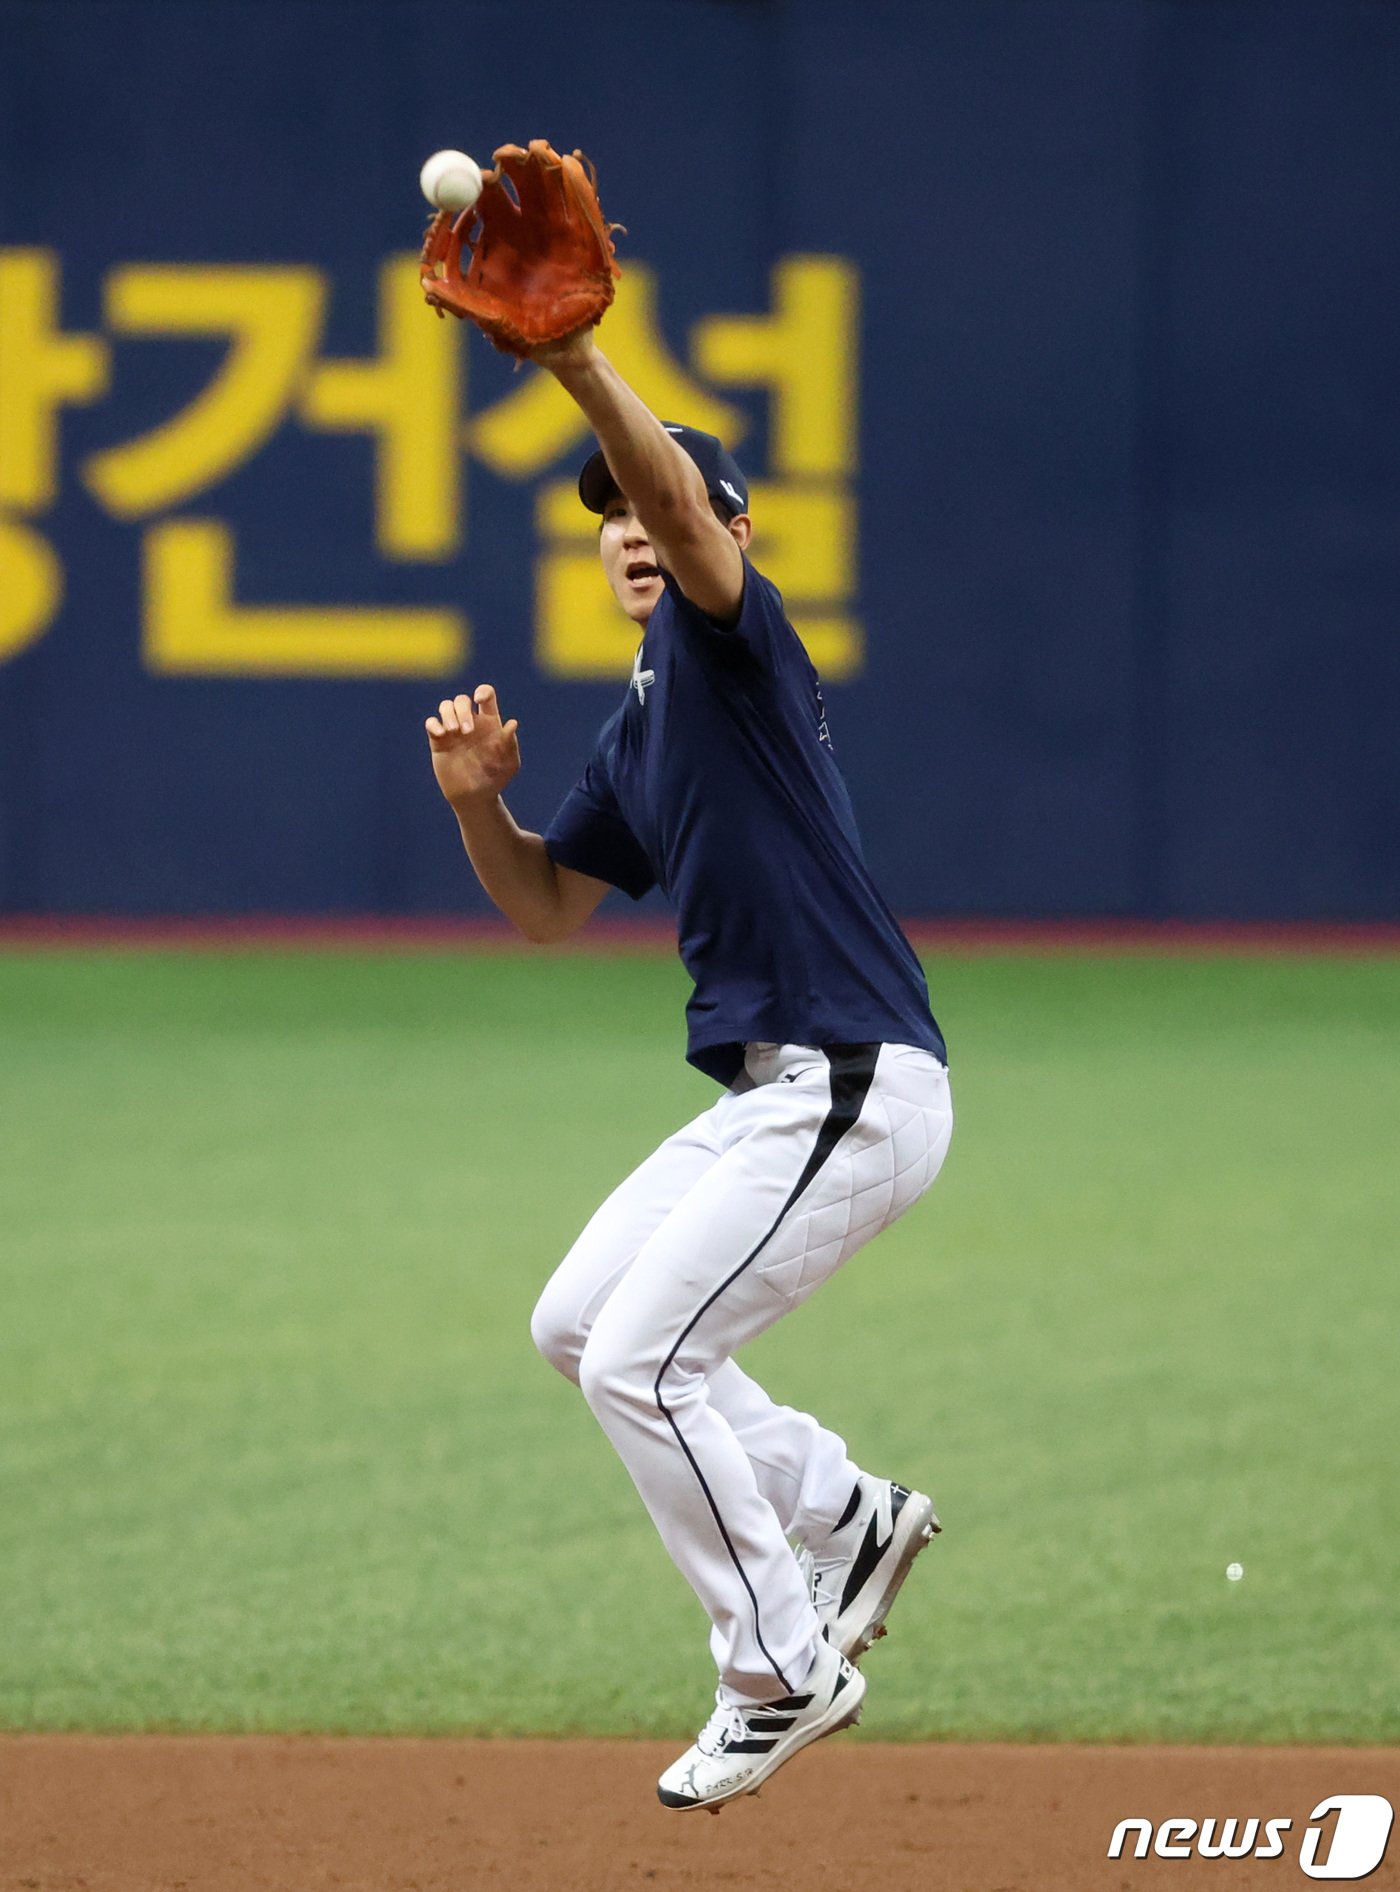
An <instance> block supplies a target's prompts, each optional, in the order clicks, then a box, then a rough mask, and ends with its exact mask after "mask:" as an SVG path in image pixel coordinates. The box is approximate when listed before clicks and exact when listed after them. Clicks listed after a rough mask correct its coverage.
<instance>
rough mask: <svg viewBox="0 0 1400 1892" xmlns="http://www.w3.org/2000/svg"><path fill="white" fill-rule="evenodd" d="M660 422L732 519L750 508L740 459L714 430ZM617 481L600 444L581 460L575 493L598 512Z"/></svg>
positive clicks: (747, 488)
mask: <svg viewBox="0 0 1400 1892" xmlns="http://www.w3.org/2000/svg"><path fill="white" fill-rule="evenodd" d="M661 424H662V426H663V427H664V428H665V429H666V431H667V433H668V434H670V436H671V438H672V439H673V440H674V441H675V443H676V445H677V446H678V447H684V448H685V450H686V452H687V453H688V454H689V455H690V457H691V459H692V460H693V461H694V462H695V464H696V466H698V467H699V469H700V476H701V478H702V479H703V480H704V482H705V491H706V492H707V493H708V494H709V495H710V498H711V499H716V500H718V501H719V503H720V505H721V506H723V507H724V509H725V510H726V512H728V514H729V516H730V518H731V519H733V518H736V517H737V516H738V515H739V514H740V513H741V512H747V511H748V509H749V483H748V481H747V480H746V479H745V478H744V476H743V474H742V473H741V472H740V471H739V462H738V461H737V460H736V459H735V458H734V455H733V454H732V453H730V452H728V451H727V450H726V448H725V446H724V443H723V442H722V441H721V440H719V439H717V438H716V436H715V435H714V434H703V433H701V431H700V429H699V428H698V427H680V426H677V424H676V423H675V422H674V421H669V420H667V421H663V422H662V423H661ZM617 490H618V485H617V481H616V480H615V479H614V478H613V476H612V471H611V469H610V468H609V466H608V463H607V461H606V460H605V459H604V458H603V450H602V448H601V447H600V448H599V449H598V451H597V452H596V453H594V454H590V456H589V458H588V459H587V460H586V461H585V462H584V466H583V471H582V472H581V473H580V474H579V476H578V496H579V498H580V499H581V500H582V501H583V503H584V505H585V506H587V508H588V510H589V511H590V512H601V511H602V510H603V508H604V507H605V506H606V505H607V503H608V501H609V500H610V499H611V498H612V496H613V494H614V493H615V492H617Z"/></svg>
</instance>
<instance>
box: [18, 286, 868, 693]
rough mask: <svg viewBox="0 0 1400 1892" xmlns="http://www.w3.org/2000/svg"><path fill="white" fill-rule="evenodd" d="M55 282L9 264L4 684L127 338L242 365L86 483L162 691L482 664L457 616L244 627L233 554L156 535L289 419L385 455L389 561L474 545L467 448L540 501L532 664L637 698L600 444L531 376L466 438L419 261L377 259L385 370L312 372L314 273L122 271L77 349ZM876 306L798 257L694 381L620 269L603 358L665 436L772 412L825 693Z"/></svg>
mask: <svg viewBox="0 0 1400 1892" xmlns="http://www.w3.org/2000/svg"><path fill="white" fill-rule="evenodd" d="M60 289H61V270H60V262H59V258H58V256H57V254H56V253H55V252H53V251H48V250H37V249H12V250H0V661H4V660H5V659H6V658H9V657H12V656H14V655H15V654H16V653H17V652H19V651H20V650H23V649H25V648H26V647H28V646H29V645H30V644H32V643H33V642H34V641H35V639H36V638H37V637H39V636H41V635H42V634H43V632H44V630H45V629H46V628H47V626H48V625H49V624H50V623H51V622H52V621H53V619H54V617H55V615H56V613H57V611H58V609H59V606H60V603H61V601H62V597H63V589H64V586H63V571H62V567H61V564H60V561H59V559H58V557H57V555H56V553H55V551H54V549H53V548H52V546H50V545H49V543H48V542H47V540H46V539H45V538H44V537H43V536H42V535H41V534H40V533H39V531H38V530H36V528H35V526H34V524H33V523H32V515H34V514H37V513H41V512H42V511H44V510H45V509H46V508H48V507H50V506H51V505H52V504H53V503H54V501H55V500H56V498H57V496H58V492H59V486H60V477H61V453H60V437H61V418H62V413H63V410H64V409H65V407H70V406H77V405H91V404H93V403H95V402H98V401H100V400H102V399H103V398H104V397H105V396H106V395H107V394H108V392H109V390H110V386H111V382H112V377H113V349H112V344H111V342H110V340H109V339H108V338H109V336H110V337H117V338H137V339H159V338H171V339H176V340H187V339H190V338H195V339H200V340H208V339H210V338H212V339H216V340H223V341H226V342H227V348H226V350H225V352H224V355H223V359H222V361H221V362H220V365H219V367H218V370H217V372H216V373H214V375H213V376H212V378H211V379H210V381H209V382H208V384H207V385H206V386H205V387H204V388H203V389H202V390H201V391H200V392H199V393H198V394H197V395H196V396H195V397H194V398H193V399H192V400H189V401H188V402H187V403H186V404H185V406H184V407H183V408H181V409H180V410H179V411H178V412H176V413H174V414H172V415H171V416H170V417H169V418H168V419H166V420H164V421H163V422H161V423H160V424H159V425H157V426H156V427H154V428H152V429H151V430H150V431H148V432H146V433H144V434H142V435H141V436H139V437H138V438H136V439H133V440H128V441H124V442H122V443H121V444H118V445H115V446H110V447H107V448H105V449H103V450H102V451H100V452H96V453H92V454H90V455H89V456H88V458H87V459H86V461H85V462H84V464H83V466H82V468H81V473H82V478H83V481H84V483H85V484H86V486H87V488H88V490H89V492H90V493H91V494H92V495H93V497H94V498H95V499H96V501H97V502H98V504H99V505H101V506H102V507H103V509H104V510H105V511H107V512H108V513H110V514H111V515H112V516H113V517H115V518H117V519H119V520H128V521H133V522H140V523H141V524H142V526H143V540H142V558H141V572H142V603H141V622H142V650H143V655H144V659H145V661H146V663H147V664H148V665H149V666H150V667H151V668H152V669H154V670H156V671H158V672H160V673H161V674H164V675H206V676H207V675H238V676H269V677H272V676H293V675H302V676H320V677H332V676H366V677H367V676H434V677H436V676H444V675H447V674H450V673H451V672H452V671H453V670H454V669H455V668H456V667H457V666H459V665H460V664H461V662H462V661H463V658H464V657H465V655H466V652H467V648H468V640H469V626H468V621H467V618H466V616H465V615H464V614H463V613H462V612H461V611H459V610H457V609H455V608H450V607H447V606H441V607H439V606H433V605H425V606H421V607H420V606H417V605H398V606H361V605H356V604H353V603H341V602H337V603H334V604H331V603H327V604H325V605H323V606H314V607H313V606H307V605H297V606H292V605H283V604H274V603H271V602H261V603H243V602H240V601H239V597H238V584H237V577H236V551H237V543H238V541H237V534H236V531H235V528H234V526H233V525H232V524H231V523H229V522H227V521H224V520H220V519H214V518H201V519H190V518H170V517H165V516H164V515H167V514H169V513H171V512H173V511H174V510H175V509H177V508H179V507H182V506H185V505H187V504H188V502H189V501H191V500H192V499H196V498H199V497H202V496H204V495H206V494H208V493H209V492H210V491H211V490H212V489H213V488H215V487H216V486H218V485H219V484H220V483H221V482H222V481H223V480H225V479H226V478H227V477H228V476H229V475H230V474H232V473H233V472H234V471H236V470H237V469H238V468H240V467H242V466H243V465H245V464H246V463H248V462H249V461H250V460H252V459H253V458H255V457H256V455H257V454H258V453H259V452H261V451H262V449H263V448H264V447H265V446H266V444H267V442H268V441H269V440H270V439H271V437H272V436H273V434H274V433H275V432H276V431H277V430H278V428H279V427H281V426H282V425H283V424H284V423H285V422H286V421H287V420H288V419H289V418H290V419H292V420H293V421H294V422H296V423H297V424H299V425H300V426H301V427H303V428H307V429H310V430H312V431H313V432H320V433H341V434H345V433H351V434H364V435H366V436H367V437H368V438H369V440H370V442H371V443H372V450H373V468H374V488H373V490H374V508H373V518H374V540H375V546H376V549H377V550H378V552H379V553H380V554H381V556H383V557H384V558H387V559H391V560H394V561H397V562H410V561H411V562H422V563H435V562H436V563H441V562H444V561H446V560H448V559H451V558H452V557H453V556H454V555H455V554H456V553H457V552H459V551H460V548H461V546H462V543H463V539H464V515H465V506H464V482H465V467H464V464H463V460H464V455H463V448H464V447H465V448H466V449H467V450H469V451H470V453H471V454H473V455H474V456H475V457H476V458H477V459H478V460H479V461H480V462H481V463H482V464H483V465H484V466H485V467H486V468H487V469H488V470H489V471H490V472H491V473H493V474H494V475H496V476H497V477H498V478H503V479H506V480H510V481H535V480H539V479H540V478H541V476H548V478H547V481H546V483H544V484H543V485H541V486H540V487H539V489H538V490H537V492H536V494H535V496H534V506H535V525H536V531H537V537H538V545H539V550H538V555H537V559H536V566H535V607H536V609H535V650H536V658H537V661H538V663H539V666H540V668H541V670H542V671H543V672H544V673H545V674H546V675H548V676H551V677H557V678H604V677H618V678H623V677H625V676H626V675H627V674H628V669H629V666H630V664H631V659H632V650H633V646H634V644H635V637H634V635H633V633H632V631H631V628H630V627H629V626H628V624H627V622H626V620H625V618H624V617H623V616H622V615H621V614H620V613H619V611H618V608H617V606H616V603H615V601H614V600H613V598H612V595H611V593H610V591H609V589H608V587H607V584H606V581H605V580H604V578H603V576H602V572H601V569H600V566H599V561H598V549H597V520H596V519H595V518H594V517H593V516H592V515H591V514H589V513H588V512H586V511H585V510H584V509H583V507H582V506H581V505H580V504H579V501H578V498H577V495H576V492H575V488H574V469H573V468H571V469H570V471H569V473H568V475H567V477H564V478H561V477H559V472H560V462H561V461H563V460H564V459H565V456H571V457H572V458H573V459H574V461H575V464H576V462H577V460H578V459H579V458H581V457H582V454H583V453H584V452H585V451H586V449H587V447H588V445H589V444H590V436H589V433H588V429H587V425H586V423H585V422H584V420H583V416H582V414H581V413H580V412H579V410H578V408H577V407H576V406H575V405H574V403H573V402H572V401H571V400H570V399H569V398H568V396H567V395H565V393H564V392H563V390H562V389H561V388H560V387H559V386H558V384H557V383H556V382H555V381H554V379H553V378H552V377H551V376H550V375H548V374H546V373H543V372H542V371H540V370H538V369H534V370H528V371H527V372H526V373H525V374H524V375H523V376H522V377H521V378H520V379H519V380H518V382H517V383H516V384H515V385H514V386H513V387H512V389H511V391H510V393H509V394H508V395H507V396H506V397H505V398H504V399H502V400H500V401H498V402H496V403H495V404H494V405H493V406H491V407H490V408H488V409H486V410H485V411H483V412H482V413H479V414H476V415H474V416H470V417H467V416H466V415H465V412H464V409H465V379H466V354H465V350H464V347H463V335H464V332H465V331H463V330H462V329H460V328H459V327H458V325H457V324H455V323H451V322H446V323H444V322H440V321H435V320H433V319H432V317H431V315H430V314H429V311H428V310H427V309H426V307H425V306H424V303H423V300H422V295H421V289H420V286H419V282H418V268H417V258H416V256H415V255H413V254H410V253H402V254H398V255H394V256H390V257H387V258H385V260H384V262H383V263H382V265H381V267H380V269H379V272H378V276H377V284H376V308H377V318H376V343H375V353H374V354H373V355H372V356H370V357H368V358H365V359H359V358H351V359H339V358H320V357H319V349H320V346H321V340H322V335H323V330H324V319H325V311H326V304H327V295H328V292H329V281H328V278H327V276H326V275H325V273H324V272H323V271H321V270H318V269H316V268H314V267H311V266H303V265H275V266H274V265H261V266H249V265H234V264H228V265H220V264H175V263H161V264H149V263H127V264H119V265H117V266H115V267H114V268H112V269H111V270H109V271H108V273H107V276H106V278H105V280H104V284H103V297H104V300H103V327H104V331H105V333H103V334H99V335H89V334H82V333H76V332H65V331H64V330H63V328H62V323H61V310H60V301H61V296H60ZM858 315H859V284H858V280H857V276H856V272H855V270H854V269H853V268H852V266H851V265H850V264H849V263H847V262H846V261H844V260H843V259H842V258H839V257H834V256H808V255H801V256H789V257H785V258H783V259H781V260H780V261H779V263H778V264H777V265H776V266H775V268H774V271H773V275H772V286H771V293H770V298H769V309H768V311H767V313H762V314H753V313H748V314H728V313H712V314H708V315H706V316H704V317H702V318H701V319H700V320H699V321H697V322H696V323H695V324H694V326H693V329H692V331H691V334H690V338H689V350H690V352H689V359H688V361H680V360H677V359H676V357H675V356H674V355H673V354H672V353H671V351H670V348H669V347H668V344H667V341H666V338H665V335H664V333H663V329H662V324H661V319H660V307H659V286H658V282H657V278H656V275H655V273H654V272H653V271H652V270H651V269H650V268H648V267H647V265H646V264H644V263H639V262H629V263H628V265H627V268H626V272H625V274H624V276H623V278H622V280H621V283H620V285H619V292H618V297H617V301H616V303H615V304H614V306H613V308H612V309H611V310H610V311H609V314H608V317H607V321H606V324H605V328H604V333H603V338H602V339H603V343H604V346H605V347H606V349H607V351H608V353H609V355H610V357H611V358H612V360H613V361H614V362H615V363H616V364H617V366H618V368H619V369H620V370H621V372H622V374H623V375H624V376H625V377H626V379H627V380H628V381H629V382H630V383H631V385H632V386H633V387H635V388H636V389H637V391H638V392H639V393H640V395H641V396H642V398H643V399H644V400H645V401H646V402H647V403H648V405H649V406H650V407H651V408H652V409H653V411H654V412H656V413H658V414H660V415H661V416H662V417H663V418H665V419H668V420H670V419H675V420H684V421H686V422H688V423H689V424H691V425H692V426H696V427H700V428H703V429H705V430H706V431H708V432H711V433H715V434H718V435H719V437H720V438H721V439H722V440H724V442H725V443H726V445H728V446H729V447H730V448H731V449H737V450H738V451H739V453H740V457H741V460H743V459H744V458H745V455H744V442H745V437H746V434H747V432H748V429H749V426H750V419H751V416H750V414H749V412H748V411H747V410H746V407H745V406H744V405H742V404H741V403H740V402H739V401H738V400H736V399H732V398H730V396H731V395H732V394H735V393H738V392H740V391H742V392H743V393H744V394H745V395H752V394H754V393H757V394H759V395H761V396H763V397H764V398H765V399H766V403H767V418H768V427H767V443H768V445H767V454H766V460H767V464H766V466H765V467H763V468H762V469H760V468H759V467H758V466H756V465H754V464H753V462H752V460H750V461H749V465H748V470H749V471H750V473H751V474H758V473H760V472H761V475H762V476H761V477H757V478H754V479H753V480H752V481H751V492H752V512H753V515H754V528H755V531H754V542H753V556H754V559H755V562H756V563H757V564H758V565H759V566H760V568H761V569H762V570H764V571H765V572H767V573H768V574H769V575H770V576H771V577H772V578H773V580H774V582H775V583H776V584H777V585H778V586H779V588H780V590H781V591H782V592H783V595H784V598H785V601H786V603H787V607H788V613H789V616H790V617H791V618H792V620H793V622H794V624H795V625H796V627H797V629H798V631H799V634H800V635H801V636H802V638H803V639H804V641H805V643H806V644H807V647H808V649H809V651H810V652H811V654H812V656H813V659H814V660H815V662H816V663H817V665H818V667H819V668H820V669H821V670H822V671H823V672H824V673H826V674H827V675H829V676H832V677H837V678H839V677H844V676H849V675H851V674H852V673H853V672H854V671H855V670H856V669H857V668H858V667H859V664H860V661H861V656H862V632H861V627H860V624H859V622H858V620H857V617H856V615H855V598H856V564H857V540H858V530H857V526H858V521H857V512H856V500H855V496H854V492H853V489H852V480H853V476H854V473H855V470H856V424H855V416H856V375H857V337H858V327H859V322H858Z"/></svg>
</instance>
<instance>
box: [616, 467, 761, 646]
mask: <svg viewBox="0 0 1400 1892" xmlns="http://www.w3.org/2000/svg"><path fill="white" fill-rule="evenodd" d="M710 511H711V512H712V513H713V514H714V515H715V518H716V519H718V520H719V522H720V524H721V525H722V526H723V527H724V529H725V531H726V532H732V533H733V535H734V537H735V538H736V539H737V540H738V541H739V543H740V545H747V544H748V542H749V525H750V522H749V516H748V514H747V513H741V514H740V515H739V517H738V518H737V519H731V518H730V516H729V514H728V513H727V512H726V511H725V510H724V508H723V507H722V506H720V505H718V504H717V503H716V501H714V500H713V499H712V500H711V501H710ZM598 549H599V551H600V552H601V553H602V557H603V570H604V571H605V572H606V573H607V579H608V583H609V584H610V585H611V586H612V589H613V596H614V597H615V598H616V599H617V601H618V603H619V604H620V605H621V606H622V608H623V610H624V611H625V612H626V613H627V615H628V617H629V618H631V620H632V622H633V623H634V624H645V623H646V621H647V619H648V618H649V617H650V616H651V614H652V612H653V611H654V610H655V609H656V605H657V601H658V599H659V598H660V596H661V594H662V592H663V591H664V590H665V588H666V587H665V586H664V584H663V583H662V581H661V570H660V567H659V566H658V565H657V563H656V554H655V552H653V551H652V549H651V541H650V539H648V537H647V535H646V533H645V532H644V531H643V529H642V523H641V521H640V519H638V517H637V515H636V513H634V512H633V510H632V507H631V505H630V503H629V502H628V501H627V500H625V499H624V498H623V497H622V495H621V494H620V493H617V494H614V496H613V497H612V498H611V499H610V500H609V501H608V503H607V505H606V507H605V508H604V510H603V525H602V530H601V532H600V533H599V536H598Z"/></svg>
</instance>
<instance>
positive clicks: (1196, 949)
mask: <svg viewBox="0 0 1400 1892" xmlns="http://www.w3.org/2000/svg"><path fill="white" fill-rule="evenodd" d="M905 930H906V931H907V933H908V934H909V937H910V939H911V940H912V941H913V942H914V944H915V945H916V946H917V947H918V948H919V950H920V951H921V952H927V953H938V952H950V953H969V954H972V953H1024V954H1055V953H1185V954H1191V953H1235V954H1249V953H1255V954H1259V953H1322V954H1329V953H1336V954H1349V955H1355V954H1363V955H1378V954H1391V953H1397V952H1400V924H1392V923H1388V922H1383V921H1374V922H1370V921H1360V922H1354V923H1353V922H1322V921H1311V920H1307V921H1262V922H1254V921H1251V922H1243V921H1242V922H1233V921H1231V922H1227V921H1215V920H973V919H968V920H908V921H906V922H905ZM104 947H105V948H111V949H113V950H120V951H124V952H133V951H134V952H143V951H148V952H169V951H193V952H201V951H210V952H400V953H414V952H423V953H434V952H479V951H488V952H525V953H540V954H541V955H543V954H546V953H551V952H561V951H562V952H673V951H674V950H675V930H674V928H673V926H672V925H671V923H670V922H669V921H667V920H628V919H598V920H594V921H592V922H591V923H590V924H589V925H588V926H586V927H585V928H584V929H583V931H582V932H581V933H579V934H577V935H576V936H575V937H574V939H572V940H570V941H568V942H566V943H565V944H564V945H563V946H562V947H561V946H552V947H538V946H531V945H530V944H529V943H528V942H527V941H525V940H523V939H521V937H520V935H519V934H518V933H516V932H515V931H514V930H513V929H512V928H511V927H510V926H508V925H507V924H506V922H505V921H503V920H466V919H448V918H439V919H427V918H424V919H364V918H355V917H345V918H327V917H324V916H319V915H318V916H316V917H314V918H312V917H306V918H300V917H295V916H288V915H278V914H268V915H258V916H253V917H249V918H233V919H111V918H107V917H105V916H101V915H70V914H18V915H11V916H8V917H0V951H65V950H66V951H84V952H88V951H91V950H93V949H94V948H104Z"/></svg>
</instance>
